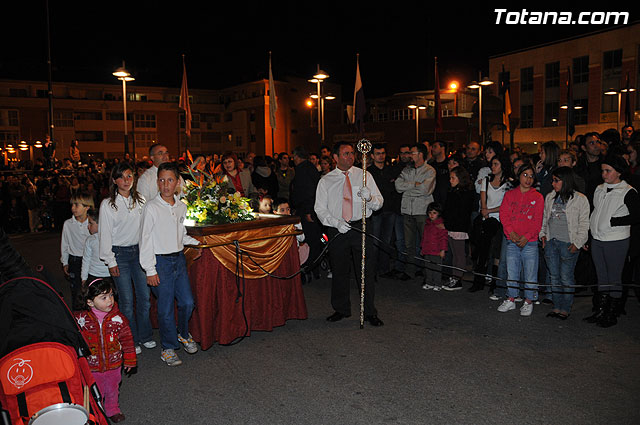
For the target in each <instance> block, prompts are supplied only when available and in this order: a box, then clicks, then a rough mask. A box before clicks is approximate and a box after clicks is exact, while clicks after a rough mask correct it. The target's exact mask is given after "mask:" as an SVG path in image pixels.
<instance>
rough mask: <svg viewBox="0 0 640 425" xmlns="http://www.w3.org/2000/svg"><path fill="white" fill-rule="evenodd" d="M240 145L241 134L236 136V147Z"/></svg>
mask: <svg viewBox="0 0 640 425" xmlns="http://www.w3.org/2000/svg"><path fill="white" fill-rule="evenodd" d="M241 146H242V136H236V147H241Z"/></svg>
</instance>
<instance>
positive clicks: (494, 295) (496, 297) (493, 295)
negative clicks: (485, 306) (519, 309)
mask: <svg viewBox="0 0 640 425" xmlns="http://www.w3.org/2000/svg"><path fill="white" fill-rule="evenodd" d="M489 299H490V300H491V301H498V300H499V299H500V297H499V296H497V295H496V294H491V295H489Z"/></svg>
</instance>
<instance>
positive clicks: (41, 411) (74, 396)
mask: <svg viewBox="0 0 640 425" xmlns="http://www.w3.org/2000/svg"><path fill="white" fill-rule="evenodd" d="M0 254H1V256H2V261H1V262H0V282H4V283H2V284H0V424H2V425H10V424H20V425H27V424H29V425H57V424H60V425H63V424H64V425H75V424H78V425H84V424H96V425H108V424H109V420H108V419H107V417H106V415H105V414H104V410H103V408H102V402H101V400H102V397H101V395H100V392H99V390H98V387H97V385H96V383H95V380H94V379H93V376H92V375H91V371H90V370H89V365H88V363H87V360H86V358H85V353H89V348H88V347H87V344H86V342H85V341H84V339H83V338H82V334H81V333H80V330H79V329H78V327H77V324H76V321H75V319H74V317H73V315H72V314H71V311H70V310H69V308H68V307H67V305H66V304H65V303H64V301H63V300H62V298H60V296H59V295H58V294H57V293H56V292H55V290H54V289H53V288H52V287H51V286H49V284H47V283H46V282H45V281H44V280H41V279H38V278H36V277H34V275H33V273H32V272H31V270H29V268H28V266H26V263H25V262H24V260H23V259H22V257H20V255H19V254H18V253H17V252H15V250H13V248H12V247H11V246H10V245H9V244H8V241H7V238H6V235H5V234H4V231H3V230H0ZM7 279H8V280H7ZM5 280H6V281H5Z"/></svg>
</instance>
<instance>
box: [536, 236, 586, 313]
mask: <svg viewBox="0 0 640 425" xmlns="http://www.w3.org/2000/svg"><path fill="white" fill-rule="evenodd" d="M569 246H571V242H562V241H559V240H557V239H555V238H553V239H550V240H548V241H547V243H546V245H545V248H544V258H545V260H547V270H548V272H549V276H551V279H550V281H551V285H552V287H551V290H552V294H551V295H552V299H553V306H554V308H555V309H557V310H560V311H561V312H563V313H566V314H569V313H570V312H571V306H572V305H573V293H574V292H575V289H574V288H573V285H574V283H575V282H574V280H573V271H574V269H575V267H576V262H577V261H578V255H579V254H580V251H576V252H571V251H569Z"/></svg>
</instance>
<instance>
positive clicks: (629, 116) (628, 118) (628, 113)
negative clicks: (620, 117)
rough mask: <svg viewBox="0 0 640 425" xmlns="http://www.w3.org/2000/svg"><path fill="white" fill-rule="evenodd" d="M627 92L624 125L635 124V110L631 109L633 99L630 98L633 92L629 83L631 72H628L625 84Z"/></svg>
mask: <svg viewBox="0 0 640 425" xmlns="http://www.w3.org/2000/svg"><path fill="white" fill-rule="evenodd" d="M625 88H626V89H627V92H626V93H625V94H626V96H625V101H624V125H625V127H626V126H628V125H633V110H632V109H631V101H630V100H629V95H630V94H631V86H630V85H629V73H628V72H627V84H626V86H625Z"/></svg>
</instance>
